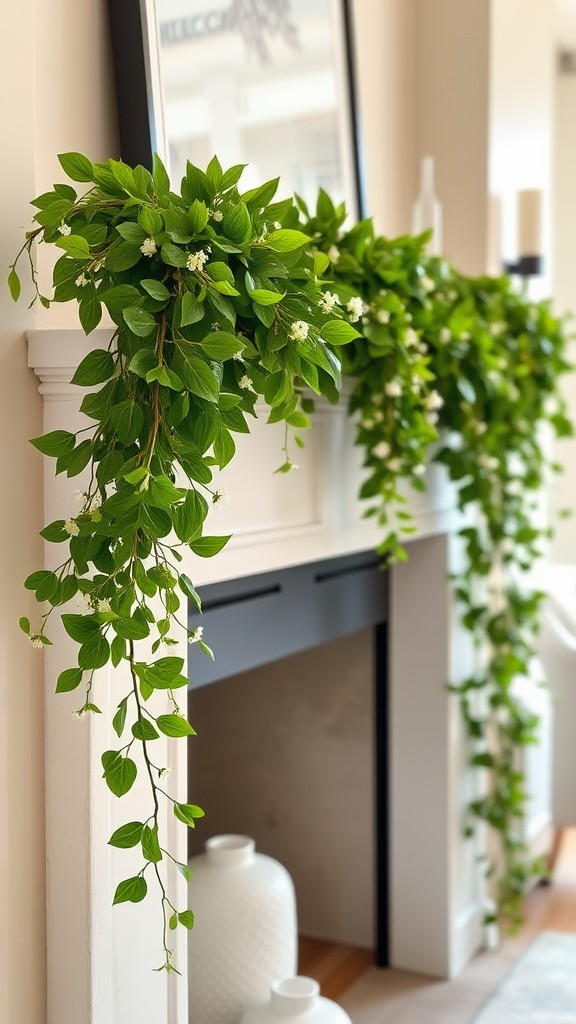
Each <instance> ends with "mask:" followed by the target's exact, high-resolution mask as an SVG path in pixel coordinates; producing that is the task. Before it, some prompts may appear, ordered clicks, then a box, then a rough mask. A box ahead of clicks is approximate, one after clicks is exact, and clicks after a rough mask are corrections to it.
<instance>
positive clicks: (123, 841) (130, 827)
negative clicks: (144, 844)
mask: <svg viewBox="0 0 576 1024" xmlns="http://www.w3.org/2000/svg"><path fill="white" fill-rule="evenodd" d="M143 828H144V825H143V823H142V822H141V821H129V822H127V824H126V825H121V826H120V828H117V829H116V831H115V832H113V833H112V835H111V836H110V839H109V840H108V846H117V847H118V849H119V850H130V849H131V848H132V847H133V846H138V843H139V842H140V838H141V836H142V829H143Z"/></svg>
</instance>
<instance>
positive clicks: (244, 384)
mask: <svg viewBox="0 0 576 1024" xmlns="http://www.w3.org/2000/svg"><path fill="white" fill-rule="evenodd" d="M238 387H239V388H242V391H253V390H254V381H253V380H252V378H251V377H249V376H248V374H247V373H245V374H244V376H243V377H240V380H239V381H238Z"/></svg>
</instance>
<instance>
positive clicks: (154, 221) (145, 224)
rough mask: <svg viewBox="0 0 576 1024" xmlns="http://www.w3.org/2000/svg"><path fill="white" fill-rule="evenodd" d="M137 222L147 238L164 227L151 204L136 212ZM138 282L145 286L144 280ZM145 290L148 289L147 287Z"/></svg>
mask: <svg viewBox="0 0 576 1024" xmlns="http://www.w3.org/2000/svg"><path fill="white" fill-rule="evenodd" d="M138 223H139V224H140V226H141V227H142V228H143V229H144V231H145V232H146V237H147V238H154V235H158V234H159V233H160V232H161V231H162V228H163V227H164V224H163V222H162V216H161V214H160V213H159V212H158V210H155V209H154V208H153V207H152V206H143V207H142V209H141V210H140V213H139V214H138ZM158 283H159V282H158ZM140 284H141V285H142V286H143V287H146V286H145V284H144V281H141V282H140ZM146 290H147V291H148V289H146ZM149 294H150V295H151V294H152V292H150V293H149ZM154 298H156V296H154Z"/></svg>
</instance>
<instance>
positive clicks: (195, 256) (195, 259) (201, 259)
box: [186, 249, 208, 270]
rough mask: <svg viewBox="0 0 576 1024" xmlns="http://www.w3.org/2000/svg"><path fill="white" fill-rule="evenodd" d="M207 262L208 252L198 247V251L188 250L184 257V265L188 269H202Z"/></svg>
mask: <svg viewBox="0 0 576 1024" xmlns="http://www.w3.org/2000/svg"><path fill="white" fill-rule="evenodd" d="M207 262H208V253H207V252H205V251H204V249H199V250H198V252H189V253H188V256H187V257H186V267H187V269H188V270H202V269H203V267H204V264H205V263H207Z"/></svg>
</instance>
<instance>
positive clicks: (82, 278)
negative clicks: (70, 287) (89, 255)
mask: <svg viewBox="0 0 576 1024" xmlns="http://www.w3.org/2000/svg"><path fill="white" fill-rule="evenodd" d="M74 284H75V285H76V287H77V288H83V287H84V285H86V284H88V278H87V277H86V274H80V276H79V277H77V278H76V280H75V282H74Z"/></svg>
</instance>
